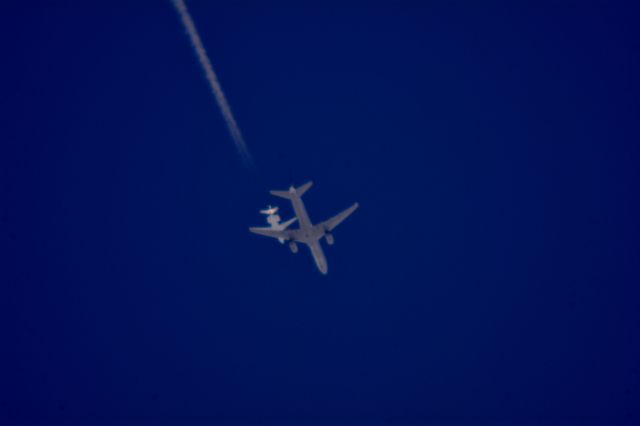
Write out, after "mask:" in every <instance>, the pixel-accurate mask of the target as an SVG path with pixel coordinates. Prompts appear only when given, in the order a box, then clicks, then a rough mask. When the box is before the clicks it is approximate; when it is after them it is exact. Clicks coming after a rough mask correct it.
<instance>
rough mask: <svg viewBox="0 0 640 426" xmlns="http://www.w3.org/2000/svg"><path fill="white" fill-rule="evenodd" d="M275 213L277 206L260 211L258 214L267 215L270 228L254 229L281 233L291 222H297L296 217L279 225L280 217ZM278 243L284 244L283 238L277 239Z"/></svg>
mask: <svg viewBox="0 0 640 426" xmlns="http://www.w3.org/2000/svg"><path fill="white" fill-rule="evenodd" d="M277 212H278V207H277V206H276V207H271V205H269V207H267V208H266V209H264V210H260V213H262V214H265V215H267V223H268V224H269V225H271V226H268V227H266V228H255V229H260V230H266V231H269V230H272V231H282V230H285V229H287V228H288V227H289V225H291V224H292V223H293V222H295V221H296V220H298V218H297V217H294V218H291V219H289V220H287V221H286V222H282V223H280V215H278V214H276V213H277ZM278 241H280V244H284V238H278Z"/></svg>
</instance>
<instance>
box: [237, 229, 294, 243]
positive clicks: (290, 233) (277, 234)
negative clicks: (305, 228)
mask: <svg viewBox="0 0 640 426" xmlns="http://www.w3.org/2000/svg"><path fill="white" fill-rule="evenodd" d="M249 231H251V232H253V233H254V234H258V235H264V236H265V237H271V238H282V239H283V240H294V241H300V240H299V238H298V236H299V230H298V229H283V230H282V231H276V230H275V229H271V228H249Z"/></svg>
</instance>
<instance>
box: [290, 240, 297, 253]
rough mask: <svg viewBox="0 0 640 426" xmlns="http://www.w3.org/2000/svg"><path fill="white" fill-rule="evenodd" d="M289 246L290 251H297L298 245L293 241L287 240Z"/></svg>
mask: <svg viewBox="0 0 640 426" xmlns="http://www.w3.org/2000/svg"><path fill="white" fill-rule="evenodd" d="M289 248H290V249H291V253H297V252H298V245H297V244H296V242H295V241H291V242H289Z"/></svg>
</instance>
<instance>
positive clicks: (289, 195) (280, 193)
mask: <svg viewBox="0 0 640 426" xmlns="http://www.w3.org/2000/svg"><path fill="white" fill-rule="evenodd" d="M311 185H313V182H307V183H305V184H304V185H302V186H299V187H297V188H294V187H293V186H291V188H289V190H288V191H269V192H270V193H271V195H275V196H276V197H280V198H286V199H287V200H290V199H291V198H292V196H293V195H294V194H297V195H298V196H299V197H302V194H304V193H305V192H307V191H308V190H309V188H311Z"/></svg>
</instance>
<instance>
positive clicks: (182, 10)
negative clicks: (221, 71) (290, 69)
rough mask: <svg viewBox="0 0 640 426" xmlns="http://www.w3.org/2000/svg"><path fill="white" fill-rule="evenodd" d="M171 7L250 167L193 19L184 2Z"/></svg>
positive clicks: (238, 129) (245, 148) (237, 145)
mask: <svg viewBox="0 0 640 426" xmlns="http://www.w3.org/2000/svg"><path fill="white" fill-rule="evenodd" d="M173 5H174V6H175V8H176V10H177V11H178V13H179V14H180V19H182V23H183V24H184V27H185V29H186V30H187V34H189V38H190V39H191V44H193V48H194V49H195V51H196V55H197V56H198V60H199V61H200V65H202V68H203V69H204V74H205V75H206V77H207V81H208V82H209V86H210V87H211V92H212V93H213V96H215V98H216V101H217V102H218V106H219V107H220V111H222V116H223V117H224V121H226V122H227V127H229V133H231V137H232V138H233V142H234V143H235V144H236V148H237V149H238V152H239V153H240V156H241V157H242V161H243V162H244V163H245V165H247V166H250V165H251V163H252V162H251V155H250V154H249V149H248V148H247V144H246V143H245V142H244V138H243V137H242V133H240V128H239V127H238V123H236V119H235V118H234V117H233V113H232V112H231V107H230V106H229V103H228V102H227V98H226V97H225V96H224V92H223V91H222V87H221V86H220V82H219V81H218V77H217V76H216V73H215V72H214V71H213V66H212V65H211V61H210V60H209V56H208V55H207V51H206V50H205V48H204V44H202V40H201V39H200V36H199V35H198V30H197V29H196V25H195V24H194V23H193V19H191V15H190V14H189V10H187V5H186V4H185V2H184V0H173Z"/></svg>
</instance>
